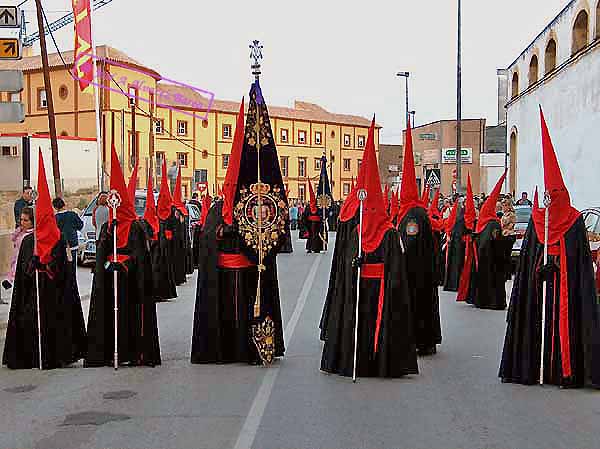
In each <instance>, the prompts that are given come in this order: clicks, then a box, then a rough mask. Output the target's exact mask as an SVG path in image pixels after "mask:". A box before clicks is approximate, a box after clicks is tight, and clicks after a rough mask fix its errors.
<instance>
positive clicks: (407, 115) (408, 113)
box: [405, 72, 410, 128]
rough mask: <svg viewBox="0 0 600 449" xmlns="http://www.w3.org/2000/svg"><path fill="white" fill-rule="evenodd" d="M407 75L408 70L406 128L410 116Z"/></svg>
mask: <svg viewBox="0 0 600 449" xmlns="http://www.w3.org/2000/svg"><path fill="white" fill-rule="evenodd" d="M408 77H409V72H406V78H405V79H406V128H408V119H409V117H410V111H409V110H408Z"/></svg>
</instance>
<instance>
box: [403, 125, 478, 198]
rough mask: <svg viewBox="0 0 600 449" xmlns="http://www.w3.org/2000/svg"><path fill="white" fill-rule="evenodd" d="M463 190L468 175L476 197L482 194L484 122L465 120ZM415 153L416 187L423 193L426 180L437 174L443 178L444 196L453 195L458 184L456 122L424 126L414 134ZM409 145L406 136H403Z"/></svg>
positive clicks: (462, 137)
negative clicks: (481, 169) (427, 177)
mask: <svg viewBox="0 0 600 449" xmlns="http://www.w3.org/2000/svg"><path fill="white" fill-rule="evenodd" d="M461 129H462V132H461V139H462V143H461V146H462V169H461V178H462V186H463V187H465V186H466V185H467V175H468V174H469V173H470V174H471V182H472V184H473V189H474V191H475V193H477V192H479V191H480V190H481V189H480V182H479V178H480V175H479V172H480V154H481V153H482V152H484V149H485V119H465V120H462V125H461ZM412 136H413V151H414V154H415V165H416V175H417V183H418V184H419V188H420V189H421V190H422V189H423V188H424V185H425V182H426V176H427V174H428V173H429V174H430V175H431V172H432V171H434V173H435V175H436V176H438V177H439V178H440V181H441V186H440V189H441V192H442V193H443V194H450V193H452V191H453V182H454V181H455V180H456V120H440V121H437V122H433V123H428V124H426V125H421V126H418V127H416V128H414V129H413V130H412ZM403 142H404V143H405V142H406V132H404V133H403Z"/></svg>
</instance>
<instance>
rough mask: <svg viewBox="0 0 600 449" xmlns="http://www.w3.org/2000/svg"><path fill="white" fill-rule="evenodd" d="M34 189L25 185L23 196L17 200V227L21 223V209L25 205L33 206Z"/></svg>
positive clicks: (15, 208)
mask: <svg viewBox="0 0 600 449" xmlns="http://www.w3.org/2000/svg"><path fill="white" fill-rule="evenodd" d="M32 194H33V189H32V188H31V187H29V186H27V187H23V192H22V193H21V198H19V199H18V200H17V201H15V206H14V212H15V228H18V227H19V226H20V224H21V211H22V210H23V208H24V207H31V206H33V201H32V199H33V198H32V196H33V195H32Z"/></svg>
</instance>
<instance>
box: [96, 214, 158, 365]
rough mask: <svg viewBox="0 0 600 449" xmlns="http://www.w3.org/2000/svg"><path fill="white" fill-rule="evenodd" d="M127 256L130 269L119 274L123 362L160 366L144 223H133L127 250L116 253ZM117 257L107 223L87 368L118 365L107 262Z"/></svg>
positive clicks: (101, 245) (100, 245) (100, 252)
mask: <svg viewBox="0 0 600 449" xmlns="http://www.w3.org/2000/svg"><path fill="white" fill-rule="evenodd" d="M117 252H118V254H120V255H124V256H128V260H127V261H125V262H124V265H125V266H126V268H127V270H126V271H125V272H123V271H119V272H118V307H119V310H118V317H117V319H118V326H119V327H118V331H119V335H118V347H119V364H125V363H129V364H131V365H146V366H156V365H160V364H161V357H160V346H159V339H158V322H157V318H156V303H155V300H154V295H155V291H154V288H153V282H152V263H151V257H150V254H149V252H148V249H147V246H146V234H145V232H144V229H143V227H142V224H141V222H139V221H134V222H133V223H132V224H131V228H130V230H129V239H128V243H127V246H126V247H125V248H122V249H118V250H117ZM112 253H113V232H112V229H109V228H108V226H107V225H106V224H105V225H104V226H103V227H102V231H101V234H100V240H99V242H98V246H97V248H96V271H95V274H94V280H93V284H92V296H91V299H90V312H89V318H88V341H89V345H88V354H87V357H86V359H85V363H84V366H85V367H98V366H113V354H114V294H113V277H114V275H113V273H111V272H108V271H107V270H106V269H105V263H106V262H107V261H109V260H110V258H111V256H112Z"/></svg>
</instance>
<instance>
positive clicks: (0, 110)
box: [0, 102, 25, 123]
mask: <svg viewBox="0 0 600 449" xmlns="http://www.w3.org/2000/svg"><path fill="white" fill-rule="evenodd" d="M24 121H25V106H24V105H23V103H10V102H1V103H0V123H23V122H24Z"/></svg>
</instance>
